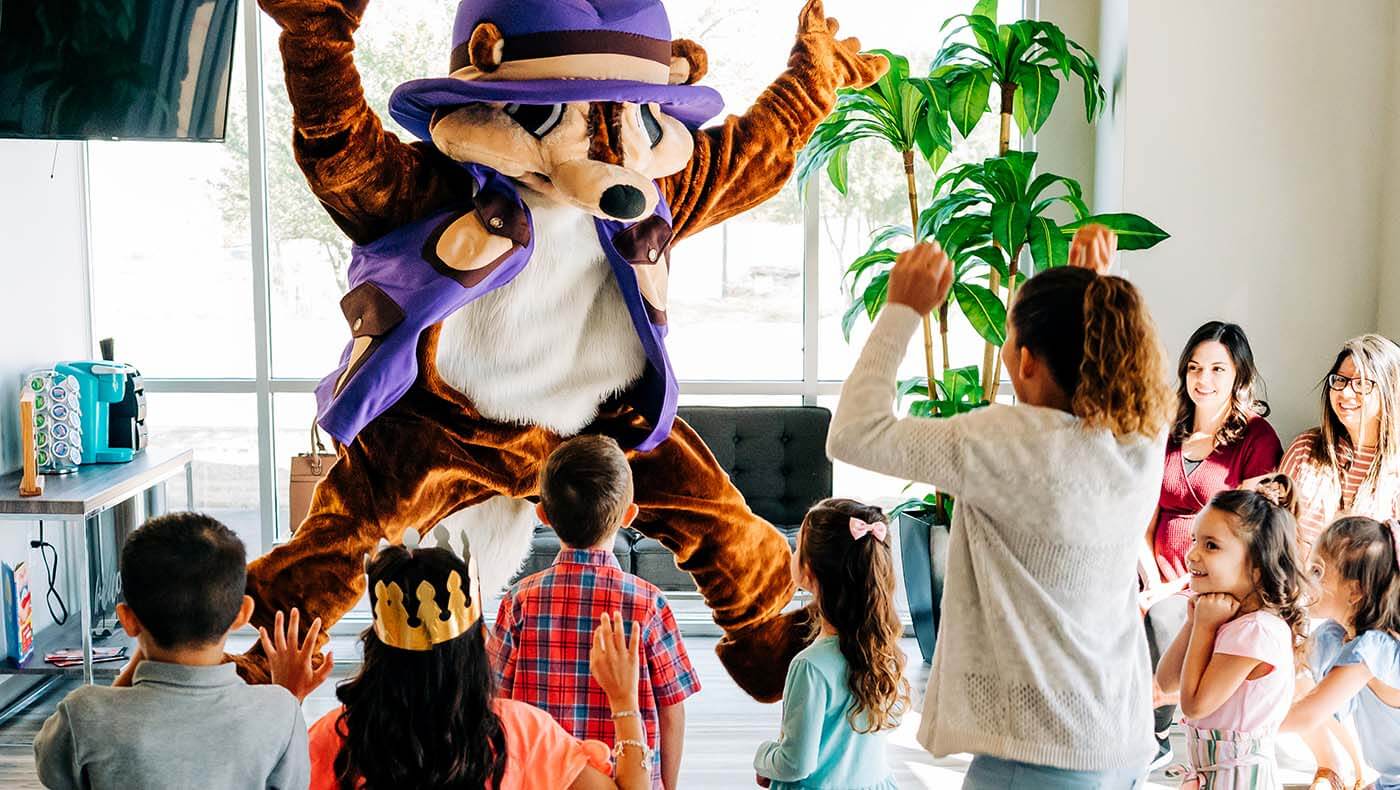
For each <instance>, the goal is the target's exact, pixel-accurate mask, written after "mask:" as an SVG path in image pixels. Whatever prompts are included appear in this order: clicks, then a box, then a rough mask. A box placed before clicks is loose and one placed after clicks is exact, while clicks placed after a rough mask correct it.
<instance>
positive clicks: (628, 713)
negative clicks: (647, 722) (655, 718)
mask: <svg viewBox="0 0 1400 790" xmlns="http://www.w3.org/2000/svg"><path fill="white" fill-rule="evenodd" d="M612 717H613V721H617V720H618V719H630V718H638V719H640V718H641V717H642V714H641V712H640V711H635V710H620V711H618V712H617V713H614V714H613V715H612Z"/></svg>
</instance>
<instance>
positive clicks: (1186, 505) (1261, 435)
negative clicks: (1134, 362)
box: [1139, 321, 1283, 767]
mask: <svg viewBox="0 0 1400 790" xmlns="http://www.w3.org/2000/svg"><path fill="white" fill-rule="evenodd" d="M1177 379H1178V381H1179V384H1178V387H1177V395H1178V399H1179V405H1178V407H1177V418H1176V423H1175V425H1173V426H1172V432H1171V436H1170V437H1169V439H1168V441H1167V455H1166V460H1165V466H1164V468H1163V470H1162V495H1161V498H1160V499H1159V500H1158V503H1157V512H1156V514H1155V515H1154V516H1153V518H1152V523H1151V524H1149V525H1148V528H1147V540H1146V542H1145V543H1144V545H1143V552H1142V561H1141V562H1140V563H1139V566H1140V570H1141V572H1142V580H1143V588H1144V590H1143V604H1142V605H1143V609H1144V611H1146V612H1147V634H1148V640H1147V641H1148V645H1149V646H1150V647H1151V648H1152V649H1151V653H1152V661H1153V663H1154V664H1155V663H1156V662H1157V660H1158V659H1159V658H1160V657H1161V654H1162V652H1163V651H1164V650H1165V649H1166V648H1167V646H1168V645H1169V644H1170V643H1171V640H1172V638H1173V637H1175V636H1176V633H1177V631H1179V630H1180V629H1181V626H1182V624H1183V623H1184V622H1185V621H1186V605H1185V599H1184V598H1183V597H1182V596H1177V595H1175V593H1177V592H1179V591H1181V590H1183V589H1184V588H1185V587H1186V583H1187V581H1189V578H1190V577H1189V575H1188V574H1187V573H1186V552H1187V551H1189V550H1190V549H1191V533H1192V525H1193V524H1194V523H1195V520H1196V514H1197V513H1199V512H1200V511H1201V509H1202V508H1204V507H1205V506H1206V504H1207V503H1209V502H1210V500H1211V497H1213V496H1215V495H1216V494H1217V493H1219V492H1221V491H1226V490H1229V489H1232V488H1237V487H1239V485H1240V484H1241V483H1243V482H1244V481H1245V480H1248V479H1249V478H1251V477H1258V476H1260V475H1264V474H1268V473H1270V472H1273V471H1274V470H1275V469H1277V468H1278V463H1279V459H1280V458H1281V457H1282V456H1283V446H1282V444H1281V443H1280V442H1279V438H1278V434H1277V433H1275V432H1274V429H1273V426H1271V425H1269V421H1268V420H1266V419H1265V416H1266V415H1268V413H1269V406H1268V404H1267V403H1265V402H1264V401H1263V400H1261V399H1259V398H1258V397H1257V396H1258V394H1259V391H1260V389H1261V388H1262V382H1261V381H1260V379H1259V372H1258V370H1257V369H1256V368H1255V366H1254V352H1253V350H1252V349H1250V347H1249V338H1247V337H1245V334H1244V330H1243V329H1240V327H1239V326H1238V325H1236V324H1227V323H1224V322H1222V321H1211V322H1209V323H1207V324H1204V325H1202V326H1201V328H1199V329H1197V330H1196V331H1195V333H1194V334H1192V335H1191V339H1190V340H1188V341H1187V342H1186V348H1185V349H1183V350H1182V352H1181V359H1180V361H1179V362H1178V363H1177ZM1158 701H1159V702H1163V703H1166V704H1164V705H1162V706H1161V707H1159V708H1158V709H1157V741H1158V755H1157V760H1155V761H1154V762H1153V767H1158V766H1159V765H1160V764H1165V762H1166V761H1169V760H1170V758H1171V746H1170V744H1169V743H1168V741H1167V738H1166V730H1167V728H1168V727H1170V726H1171V719H1172V713H1173V711H1174V710H1175V704H1174V701H1173V700H1171V699H1170V698H1168V697H1167V696H1165V695H1162V696H1160V697H1159V700H1158Z"/></svg>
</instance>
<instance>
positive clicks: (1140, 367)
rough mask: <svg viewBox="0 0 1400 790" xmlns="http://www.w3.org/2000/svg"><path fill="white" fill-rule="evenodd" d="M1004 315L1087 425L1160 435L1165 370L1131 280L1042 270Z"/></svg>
mask: <svg viewBox="0 0 1400 790" xmlns="http://www.w3.org/2000/svg"><path fill="white" fill-rule="evenodd" d="M1010 320H1011V322H1012V325H1013V326H1014V327H1015V329H1016V342H1017V344H1018V345H1020V346H1021V347H1022V348H1025V349H1026V350H1028V351H1030V352H1031V353H1032V354H1034V355H1035V356H1037V357H1039V358H1040V359H1042V360H1044V361H1045V363H1046V365H1047V366H1048V367H1049V369H1050V375H1051V377H1052V378H1053V379H1054V381H1055V383H1056V384H1058V385H1059V386H1060V388H1061V389H1063V390H1064V392H1065V394H1066V395H1068V396H1069V397H1070V401H1071V412H1072V413H1073V414H1074V415H1075V416H1076V417H1079V418H1080V419H1082V420H1083V421H1084V423H1085V424H1086V425H1087V426H1088V427H1091V428H1106V429H1108V430H1109V431H1111V432H1112V433H1113V435H1114V436H1117V437H1124V436H1130V435H1133V434H1138V435H1141V436H1146V437H1149V438H1155V437H1157V436H1158V435H1159V434H1160V433H1161V431H1162V428H1163V427H1164V426H1165V425H1166V424H1167V422H1168V419H1169V416H1168V413H1169V411H1170V408H1171V406H1170V397H1171V395H1170V391H1169V390H1168V388H1167V385H1166V381H1165V379H1164V374H1165V372H1166V369H1165V366H1164V365H1163V362H1162V350H1161V346H1160V344H1159V343H1158V341H1157V329H1156V327H1154V326H1153V324H1152V317H1151V316H1150V315H1149V314H1148V312H1147V306H1146V304H1144V303H1143V300H1142V295H1141V294H1139V293H1138V290H1137V288H1135V287H1133V284H1132V283H1130V282H1128V281H1127V280H1124V279H1123V278H1121V277H1110V276H1101V275H1098V274H1095V273H1094V272H1093V271H1090V270H1089V269H1083V268H1079V267H1073V266H1064V267H1059V268H1055V269H1046V270H1045V271H1043V272H1041V273H1040V274H1037V275H1036V276H1034V277H1032V278H1030V279H1029V280H1027V281H1026V284H1025V285H1023V286H1022V287H1021V291H1020V293H1018V294H1017V296H1016V301H1015V303H1014V305H1013V307H1012V310H1011V319H1010Z"/></svg>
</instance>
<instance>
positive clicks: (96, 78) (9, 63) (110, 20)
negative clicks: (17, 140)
mask: <svg viewBox="0 0 1400 790" xmlns="http://www.w3.org/2000/svg"><path fill="white" fill-rule="evenodd" d="M237 17H238V0H0V137H25V138H42V139H79V140H83V139H102V140H106V139H149V140H220V139H223V136H224V120H225V115H226V114H227V111H228V92H229V75H230V73H231V67H232V60H233V50H234V22H235V21H236V19H237Z"/></svg>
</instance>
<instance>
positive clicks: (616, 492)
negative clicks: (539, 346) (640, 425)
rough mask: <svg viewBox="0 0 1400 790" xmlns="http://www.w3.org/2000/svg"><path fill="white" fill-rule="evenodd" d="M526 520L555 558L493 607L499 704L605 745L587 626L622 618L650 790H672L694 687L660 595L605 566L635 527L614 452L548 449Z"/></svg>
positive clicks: (578, 443) (605, 719) (592, 444)
mask: <svg viewBox="0 0 1400 790" xmlns="http://www.w3.org/2000/svg"><path fill="white" fill-rule="evenodd" d="M536 512H537V513H538V515H539V517H540V521H542V522H544V523H545V524H549V525H551V526H552V527H553V528H554V531H555V532H556V533H558V535H559V540H560V542H561V543H562V544H563V549H562V550H561V551H560V552H559V556H558V557H557V558H556V559H555V560H554V565H553V566H551V567H550V568H549V569H547V570H544V571H541V572H539V573H536V574H534V575H532V576H527V577H526V578H524V579H521V580H520V581H519V582H517V583H516V584H515V585H514V586H512V587H511V588H510V590H508V591H507V592H506V594H505V597H504V598H502V599H501V608H500V613H499V614H498V615H497V616H496V627H495V632H494V638H493V639H491V640H490V647H491V653H492V659H493V665H494V666H495V668H496V679H497V681H498V684H499V686H500V695H501V696H502V697H505V698H507V699H513V700H519V701H521V702H527V703H529V704H531V705H534V706H536V707H539V708H542V709H544V710H546V711H548V712H549V713H550V715H552V716H553V717H554V718H555V720H557V721H558V722H559V723H560V724H561V725H563V726H564V729H566V730H568V731H569V733H570V734H572V735H573V736H574V737H576V738H591V739H593V740H599V741H603V742H604V743H607V744H609V745H612V740H613V727H612V721H611V719H612V713H611V710H610V709H609V707H608V700H607V697H606V696H604V694H603V691H602V689H600V688H599V687H598V686H597V685H596V684H595V683H594V682H593V680H592V679H591V678H590V677H589V674H588V650H589V647H590V646H591V645H592V642H593V628H594V626H595V624H596V623H597V622H598V617H599V616H600V615H601V614H602V613H604V612H621V613H622V618H623V620H624V621H625V622H626V623H627V627H628V628H629V629H630V628H634V627H636V626H637V625H640V626H641V629H642V667H641V669H642V671H641V678H640V682H639V687H638V694H637V699H638V700H639V702H640V707H641V710H640V711H639V713H640V715H641V717H642V723H643V724H644V725H645V727H646V733H647V741H648V745H649V746H650V748H651V749H653V750H654V751H655V752H656V755H657V758H656V759H653V760H652V775H651V782H652V787H654V788H661V787H664V788H665V790H674V788H675V787H676V776H677V774H678V773H679V771H680V765H681V749H682V744H683V743H684V740H685V709H684V707H683V705H682V704H683V702H684V700H685V698H686V697H689V696H690V695H692V694H694V693H695V692H697V691H699V690H700V681H699V679H698V678H697V677H696V675H695V669H694V667H692V666H691V665H690V658H689V656H687V655H686V652H685V645H684V644H682V643H681V635H680V629H678V628H677V627H676V618H675V616H674V615H673V614H672V613H671V608H670V607H669V606H668V605H667V604H666V599H665V598H663V597H662V595H661V591H660V590H658V589H657V588H656V587H655V586H653V585H652V584H650V583H648V582H646V581H645V580H643V579H640V578H638V577H636V576H633V575H632V574H630V573H627V572H626V571H624V570H622V567H621V566H619V565H618V563H617V558H616V557H614V556H613V552H612V549H613V541H614V539H615V537H616V536H617V532H618V530H619V529H621V528H622V527H625V526H627V525H629V524H631V523H632V520H633V519H635V518H636V517H637V506H636V505H635V504H633V502H632V470H631V469H630V468H629V467H628V465H627V458H626V456H625V455H623V453H622V450H621V448H619V447H618V445H617V442H615V441H613V440H612V439H610V438H608V437H605V436H579V437H576V438H574V439H571V440H569V441H567V442H564V443H563V444H561V445H559V447H558V449H556V450H555V451H554V453H553V454H552V455H550V457H549V460H548V461H547V462H546V463H545V466H544V468H543V469H542V470H541V472H540V504H539V506H538V508H537V509H536ZM629 633H630V632H629Z"/></svg>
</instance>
